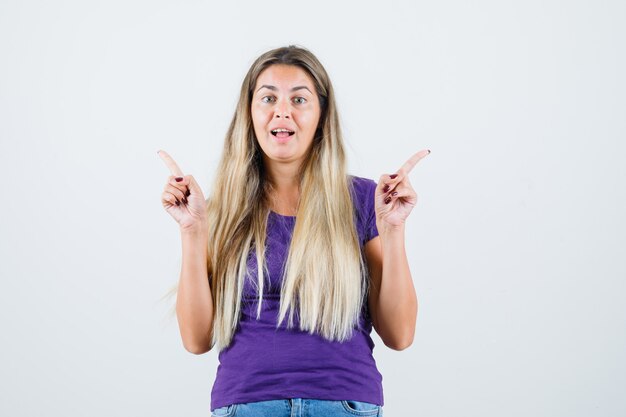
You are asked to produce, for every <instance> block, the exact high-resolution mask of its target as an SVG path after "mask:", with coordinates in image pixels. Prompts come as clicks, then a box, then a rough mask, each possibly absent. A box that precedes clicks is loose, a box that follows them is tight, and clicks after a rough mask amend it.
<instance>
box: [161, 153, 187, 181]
mask: <svg viewBox="0 0 626 417" xmlns="http://www.w3.org/2000/svg"><path fill="white" fill-rule="evenodd" d="M157 153H158V154H159V157H161V159H162V160H163V162H165V165H167V167H168V168H169V170H170V172H171V173H172V175H174V176H175V177H183V176H184V175H185V174H183V171H182V170H181V169H180V167H179V166H178V164H176V162H174V159H173V158H172V157H171V156H170V155H169V154H168V153H167V152H165V151H161V150H160V151H157Z"/></svg>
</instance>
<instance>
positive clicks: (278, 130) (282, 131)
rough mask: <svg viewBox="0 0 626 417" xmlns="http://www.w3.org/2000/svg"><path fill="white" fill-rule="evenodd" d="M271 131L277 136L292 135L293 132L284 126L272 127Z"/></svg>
mask: <svg viewBox="0 0 626 417" xmlns="http://www.w3.org/2000/svg"><path fill="white" fill-rule="evenodd" d="M271 133H272V135H274V136H276V137H277V138H286V137H289V136H291V135H293V134H294V133H295V132H294V131H293V130H289V129H286V128H276V129H272V131H271Z"/></svg>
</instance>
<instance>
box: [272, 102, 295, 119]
mask: <svg viewBox="0 0 626 417" xmlns="http://www.w3.org/2000/svg"><path fill="white" fill-rule="evenodd" d="M281 117H282V118H284V119H289V118H290V117H291V109H290V108H289V103H285V102H284V101H279V102H278V103H276V107H275V108H274V118H281Z"/></svg>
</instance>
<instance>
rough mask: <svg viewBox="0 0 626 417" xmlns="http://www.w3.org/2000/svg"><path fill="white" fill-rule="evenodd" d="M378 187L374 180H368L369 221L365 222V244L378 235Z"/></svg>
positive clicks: (367, 205)
mask: <svg viewBox="0 0 626 417" xmlns="http://www.w3.org/2000/svg"><path fill="white" fill-rule="evenodd" d="M376 187H377V184H376V183H375V182H374V181H372V180H368V181H367V194H366V199H367V204H366V207H367V221H366V223H365V239H364V243H363V244H365V243H367V242H369V241H370V240H372V239H374V238H375V237H376V236H378V228H377V227H376V205H375V200H374V198H375V196H376Z"/></svg>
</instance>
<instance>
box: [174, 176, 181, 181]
mask: <svg viewBox="0 0 626 417" xmlns="http://www.w3.org/2000/svg"><path fill="white" fill-rule="evenodd" d="M174 179H175V180H176V182H181V181H182V180H183V177H176V178H174Z"/></svg>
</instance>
